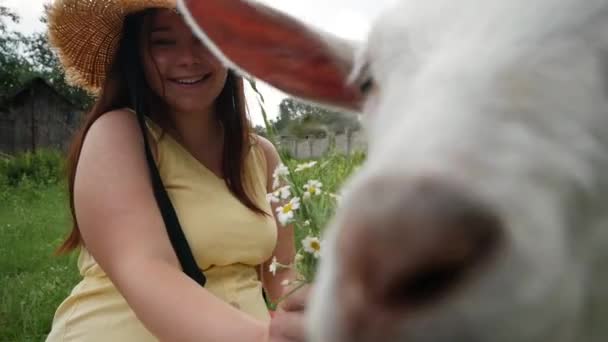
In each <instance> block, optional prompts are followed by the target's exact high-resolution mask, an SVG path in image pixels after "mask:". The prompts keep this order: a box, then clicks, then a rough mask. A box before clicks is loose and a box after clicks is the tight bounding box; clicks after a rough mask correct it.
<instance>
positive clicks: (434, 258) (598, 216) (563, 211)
mask: <svg viewBox="0 0 608 342" xmlns="http://www.w3.org/2000/svg"><path fill="white" fill-rule="evenodd" d="M180 6H181V7H182V9H183V10H185V7H188V8H189V11H190V14H188V15H186V16H187V18H188V20H189V21H190V22H191V23H192V24H193V26H194V27H196V31H197V32H198V34H199V36H200V37H201V38H202V39H203V40H204V41H205V43H207V44H208V46H209V47H211V49H212V50H213V52H214V53H216V54H217V55H218V56H219V57H221V58H222V59H223V60H224V61H225V62H226V64H227V65H229V66H231V67H233V68H235V69H237V70H240V71H242V72H243V73H245V74H250V75H253V76H255V77H257V78H260V79H262V80H264V81H266V82H268V83H270V84H271V85H273V86H275V87H277V88H280V89H282V90H283V91H285V92H287V93H290V94H292V95H295V96H297V97H300V98H303V99H307V100H311V101H314V102H317V103H321V104H325V105H329V106H339V107H343V108H348V109H353V110H357V111H362V112H364V113H365V117H364V118H365V121H366V132H367V134H368V140H369V150H368V158H367V161H366V164H365V166H364V167H362V168H361V170H360V171H359V172H358V173H357V174H356V175H355V176H354V177H352V179H351V180H350V181H349V182H348V185H347V186H346V187H345V189H344V201H343V205H342V207H341V210H340V211H339V212H338V214H337V216H336V217H335V218H334V220H333V223H332V226H331V227H330V228H329V230H328V232H327V236H326V238H327V244H328V249H327V250H326V254H325V256H324V260H323V261H322V264H321V269H320V274H319V278H318V284H317V285H316V289H315V294H314V298H313V300H312V305H311V310H310V314H309V318H310V326H309V328H310V330H309V331H310V333H311V339H312V340H313V341H412V342H423V341H433V342H441V341H450V342H454V341H493V342H495V341H498V342H501V341H582V340H585V341H593V340H595V339H597V340H599V339H600V338H601V335H600V334H601V333H602V331H601V328H599V327H600V326H601V324H600V323H601V320H597V319H598V317H600V316H599V315H601V311H602V309H603V308H604V307H605V306H606V302H607V301H606V296H605V295H604V294H603V293H602V291H596V289H603V287H604V286H606V284H607V280H608V279H606V280H604V279H605V278H608V277H601V273H599V272H598V269H597V268H596V266H597V265H598V263H599V262H600V261H601V260H602V258H601V257H600V256H601V255H600V254H599V253H598V252H599V247H598V246H599V244H600V243H601V242H602V241H608V239H606V237H608V232H604V231H602V230H601V229H599V227H601V226H602V225H604V226H606V225H607V222H608V220H607V217H608V213H606V209H608V202H607V200H606V197H607V195H608V192H607V189H608V186H607V184H606V179H607V177H606V176H605V174H606V171H608V168H607V167H606V157H607V156H606V155H607V154H608V141H607V139H608V99H607V96H606V95H607V92H606V90H607V89H606V83H605V77H604V76H605V73H606V69H605V66H606V55H605V52H606V51H607V49H608V39H606V32H608V20H606V14H607V13H608V1H605V0H588V1H585V2H584V3H583V2H580V1H578V0H537V1H528V0H508V1H507V0H463V1H452V0H427V1H419V0H403V1H401V2H400V3H399V4H398V5H397V6H396V7H395V8H392V9H390V11H387V12H386V13H385V14H384V15H383V16H381V17H380V18H379V19H378V21H377V22H376V23H375V25H374V26H373V29H372V31H371V33H370V36H369V39H368V41H367V43H366V44H365V48H362V49H353V48H351V45H350V44H349V43H348V42H344V41H341V40H339V39H337V38H335V37H330V36H329V35H327V34H325V33H320V32H316V31H314V30H312V29H310V28H308V27H307V26H306V25H304V24H302V23H300V22H298V21H297V20H295V19H293V18H291V17H288V16H286V15H284V14H281V13H278V12H276V11H273V10H272V9H269V8H266V7H262V6H260V5H258V4H254V3H252V2H249V1H238V0H204V1H197V0H190V1H188V0H184V1H183V2H182V3H181V5H180ZM199 27H200V28H201V29H198V28H199ZM604 228H606V229H604V230H608V226H606V227H604ZM607 336H608V335H607ZM604 337H605V336H604Z"/></svg>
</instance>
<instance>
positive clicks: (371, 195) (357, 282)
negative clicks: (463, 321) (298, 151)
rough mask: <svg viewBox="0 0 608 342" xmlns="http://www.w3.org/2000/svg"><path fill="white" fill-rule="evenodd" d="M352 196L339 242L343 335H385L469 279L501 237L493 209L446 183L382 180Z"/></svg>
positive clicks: (367, 338) (364, 338)
mask: <svg viewBox="0 0 608 342" xmlns="http://www.w3.org/2000/svg"><path fill="white" fill-rule="evenodd" d="M397 179H398V178H397ZM357 194H359V196H355V195H357ZM353 196H354V197H353ZM350 198H351V199H353V198H355V199H354V200H352V201H351V203H350V205H347V206H346V207H345V208H344V210H345V212H344V213H343V217H344V218H345V219H344V220H343V221H342V223H341V224H340V227H338V228H339V230H340V233H339V236H338V241H337V247H338V255H337V256H338V258H337V260H338V263H339V267H338V270H339V274H338V282H339V283H338V286H337V289H338V290H337V293H336V303H337V305H338V308H337V310H338V311H337V312H338V313H339V320H340V321H341V322H340V323H341V324H343V325H344V329H343V331H345V332H346V333H347V334H348V335H349V336H345V340H352V341H371V340H378V338H388V337H389V336H390V335H391V329H392V328H396V327H397V326H399V324H397V323H398V322H401V323H403V321H404V320H406V319H408V317H412V316H415V315H418V314H421V313H423V312H424V311H425V310H429V309H431V308H432V306H433V305H436V304H438V303H439V302H441V301H443V300H446V299H449V298H450V296H451V295H452V294H455V293H456V292H457V290H458V288H460V287H461V286H462V285H463V284H466V281H467V279H472V278H474V276H475V273H477V272H481V269H482V267H481V266H483V265H484V264H486V263H487V261H488V260H490V259H491V257H492V255H494V254H495V252H496V251H497V250H498V249H499V245H500V242H501V241H502V240H503V235H504V230H503V226H502V224H501V220H500V218H499V217H498V216H497V215H496V214H495V212H494V211H493V210H492V208H490V207H488V206H486V205H484V204H483V203H482V201H481V200H479V199H476V198H474V196H472V195H470V194H469V193H467V192H466V191H464V190H462V189H460V188H457V187H454V186H451V185H450V184H446V183H442V182H437V181H435V180H429V179H425V180H418V181H410V182H403V181H401V182H399V181H396V179H395V178H390V177H379V178H377V179H374V180H371V181H368V182H365V183H364V185H363V186H360V187H359V188H358V189H357V190H356V191H354V192H353V193H351V197H350Z"/></svg>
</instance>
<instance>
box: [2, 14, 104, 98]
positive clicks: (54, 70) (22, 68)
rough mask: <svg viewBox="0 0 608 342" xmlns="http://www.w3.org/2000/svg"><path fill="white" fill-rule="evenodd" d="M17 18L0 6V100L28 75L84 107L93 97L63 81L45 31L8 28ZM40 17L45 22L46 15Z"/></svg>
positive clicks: (61, 72)
mask: <svg viewBox="0 0 608 342" xmlns="http://www.w3.org/2000/svg"><path fill="white" fill-rule="evenodd" d="M19 20H20V18H19V16H18V15H17V14H15V13H14V12H13V11H11V10H10V9H9V8H7V7H4V6H0V100H2V98H3V97H7V96H10V95H12V94H13V93H14V92H15V91H17V90H18V89H19V87H20V86H21V85H23V84H24V83H26V82H27V81H29V80H31V79H32V78H34V77H42V78H44V79H46V80H47V81H48V82H49V83H50V84H51V85H53V87H54V88H55V89H56V90H57V91H58V92H59V93H60V94H62V95H63V96H64V97H65V98H66V99H68V101H70V102H71V103H73V104H75V105H76V106H78V107H80V108H83V109H84V108H88V107H89V106H90V105H91V104H92V103H93V97H92V96H91V95H90V94H88V93H87V92H86V91H84V90H82V89H80V88H76V87H72V86H70V85H69V84H68V83H67V81H66V79H65V74H64V72H63V69H62V68H61V65H60V63H59V59H58V58H57V56H56V55H55V53H54V52H53V51H52V50H51V48H50V46H49V43H48V39H47V35H46V32H40V33H34V34H32V35H29V36H24V35H22V34H20V33H19V32H15V31H12V30H9V29H8V23H10V22H13V23H18V22H19ZM40 20H41V21H42V22H44V23H46V14H45V16H43V17H42V18H40Z"/></svg>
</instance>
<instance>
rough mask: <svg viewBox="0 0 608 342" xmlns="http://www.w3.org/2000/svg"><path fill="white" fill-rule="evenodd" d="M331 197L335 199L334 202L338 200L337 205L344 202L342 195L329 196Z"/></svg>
mask: <svg viewBox="0 0 608 342" xmlns="http://www.w3.org/2000/svg"><path fill="white" fill-rule="evenodd" d="M329 197H331V198H333V199H334V200H336V203H337V204H340V203H341V202H342V196H340V195H336V194H331V193H330V194H329Z"/></svg>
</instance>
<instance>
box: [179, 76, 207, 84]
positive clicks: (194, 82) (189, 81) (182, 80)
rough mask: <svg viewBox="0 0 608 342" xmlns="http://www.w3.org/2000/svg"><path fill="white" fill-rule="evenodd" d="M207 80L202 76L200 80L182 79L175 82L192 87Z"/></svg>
mask: <svg viewBox="0 0 608 342" xmlns="http://www.w3.org/2000/svg"><path fill="white" fill-rule="evenodd" d="M205 78H206V76H202V77H199V78H182V79H177V80H175V82H177V83H179V84H185V85H191V84H196V83H198V82H200V81H202V80H204V79H205Z"/></svg>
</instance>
